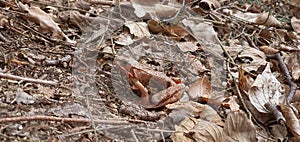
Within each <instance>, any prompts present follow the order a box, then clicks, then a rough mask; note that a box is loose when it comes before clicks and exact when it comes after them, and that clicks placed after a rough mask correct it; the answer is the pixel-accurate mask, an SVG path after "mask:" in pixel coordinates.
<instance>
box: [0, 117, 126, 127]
mask: <svg viewBox="0 0 300 142" xmlns="http://www.w3.org/2000/svg"><path fill="white" fill-rule="evenodd" d="M20 121H56V122H74V123H91V119H87V118H64V117H55V116H45V115H35V116H20V117H5V118H0V123H7V122H20ZM93 121H94V122H95V123H101V124H110V125H124V124H130V123H129V122H128V121H120V120H93Z"/></svg>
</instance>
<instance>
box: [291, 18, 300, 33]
mask: <svg viewBox="0 0 300 142" xmlns="http://www.w3.org/2000/svg"><path fill="white" fill-rule="evenodd" d="M291 25H292V27H293V29H294V31H295V32H296V33H298V34H300V19H297V18H296V17H293V18H292V19H291Z"/></svg>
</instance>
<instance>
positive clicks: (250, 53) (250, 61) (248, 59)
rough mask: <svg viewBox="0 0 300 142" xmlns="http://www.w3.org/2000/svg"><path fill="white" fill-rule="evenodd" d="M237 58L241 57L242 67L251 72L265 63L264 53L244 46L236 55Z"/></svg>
mask: <svg viewBox="0 0 300 142" xmlns="http://www.w3.org/2000/svg"><path fill="white" fill-rule="evenodd" d="M238 58H239V59H241V60H242V61H243V62H244V63H243V69H244V70H246V71H248V72H251V71H257V69H258V68H259V67H261V66H264V65H266V63H267V62H266V55H265V54H264V53H263V52H262V51H259V50H257V49H255V48H252V47H249V46H246V47H245V48H244V49H243V51H242V52H240V54H239V55H238Z"/></svg>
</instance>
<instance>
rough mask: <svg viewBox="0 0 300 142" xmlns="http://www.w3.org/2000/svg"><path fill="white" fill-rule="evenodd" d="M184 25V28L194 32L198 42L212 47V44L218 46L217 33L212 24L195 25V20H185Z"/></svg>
mask: <svg viewBox="0 0 300 142" xmlns="http://www.w3.org/2000/svg"><path fill="white" fill-rule="evenodd" d="M182 23H183V25H184V26H186V27H188V28H189V29H191V30H192V32H193V34H194V36H195V38H196V39H197V40H198V41H201V42H203V43H204V44H206V45H209V46H211V44H218V43H219V42H218V39H217V38H216V36H217V33H216V32H215V30H214V28H213V27H212V25H211V24H209V23H205V22H200V23H197V24H196V23H195V21H194V20H187V19H183V20H182Z"/></svg>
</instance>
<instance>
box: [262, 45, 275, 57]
mask: <svg viewBox="0 0 300 142" xmlns="http://www.w3.org/2000/svg"><path fill="white" fill-rule="evenodd" d="M258 48H259V49H260V50H261V51H262V52H264V53H265V54H266V55H275V54H276V53H277V52H279V50H277V49H275V48H272V47H270V46H259V47H258Z"/></svg>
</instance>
